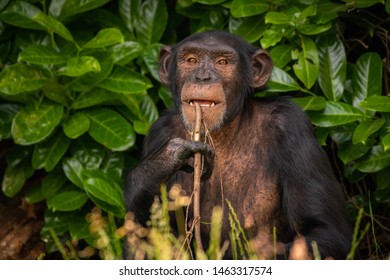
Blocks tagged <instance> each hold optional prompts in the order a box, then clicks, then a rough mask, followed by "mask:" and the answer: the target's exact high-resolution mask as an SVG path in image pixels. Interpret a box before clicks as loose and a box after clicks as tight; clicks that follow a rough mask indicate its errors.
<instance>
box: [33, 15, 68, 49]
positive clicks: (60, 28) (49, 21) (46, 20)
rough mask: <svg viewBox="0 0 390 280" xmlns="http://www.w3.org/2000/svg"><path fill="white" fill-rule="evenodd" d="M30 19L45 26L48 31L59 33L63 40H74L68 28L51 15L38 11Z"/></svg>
mask: <svg viewBox="0 0 390 280" xmlns="http://www.w3.org/2000/svg"><path fill="white" fill-rule="evenodd" d="M31 19H32V20H34V21H36V22H38V23H39V24H41V25H42V26H43V27H45V28H46V29H47V30H48V31H49V32H54V33H56V34H58V35H60V36H61V37H62V38H64V39H65V40H68V41H71V42H74V39H73V36H72V34H71V33H70V32H69V30H68V29H67V28H66V27H65V25H63V24H62V23H61V22H60V21H58V20H56V19H55V18H53V17H51V16H47V15H45V14H44V13H38V14H36V15H34V16H33V17H32V18H31Z"/></svg>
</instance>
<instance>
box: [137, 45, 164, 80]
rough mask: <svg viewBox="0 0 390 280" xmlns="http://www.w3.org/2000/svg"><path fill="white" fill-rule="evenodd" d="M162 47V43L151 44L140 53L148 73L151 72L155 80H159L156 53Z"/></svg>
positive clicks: (157, 53)
mask: <svg viewBox="0 0 390 280" xmlns="http://www.w3.org/2000/svg"><path fill="white" fill-rule="evenodd" d="M162 47H163V45H162V44H152V45H150V46H147V47H146V48H145V49H144V52H143V55H142V57H143V59H144V61H145V64H146V66H147V67H148V69H149V71H150V74H152V76H153V78H154V79H155V80H157V81H160V77H159V75H158V55H159V53H160V49H161V48H162Z"/></svg>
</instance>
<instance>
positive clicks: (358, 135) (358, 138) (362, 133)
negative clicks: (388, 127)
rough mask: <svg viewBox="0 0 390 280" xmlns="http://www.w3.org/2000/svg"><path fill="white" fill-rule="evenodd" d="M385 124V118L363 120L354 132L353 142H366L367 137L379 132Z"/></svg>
mask: <svg viewBox="0 0 390 280" xmlns="http://www.w3.org/2000/svg"><path fill="white" fill-rule="evenodd" d="M384 124H385V120H384V119H378V120H366V121H363V122H361V123H360V124H359V125H358V127H357V128H356V130H355V132H354V133H353V137H352V143H353V144H357V143H363V144H365V143H366V140H367V138H368V137H369V136H370V135H372V134H374V133H375V132H377V131H378V130H379V129H380V128H381V127H382V126H383V125H384Z"/></svg>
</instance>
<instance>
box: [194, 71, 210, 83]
mask: <svg viewBox="0 0 390 280" xmlns="http://www.w3.org/2000/svg"><path fill="white" fill-rule="evenodd" d="M211 79H212V72H211V70H210V69H199V70H198V71H197V73H196V74H195V80H196V81H197V82H207V81H210V80H211Z"/></svg>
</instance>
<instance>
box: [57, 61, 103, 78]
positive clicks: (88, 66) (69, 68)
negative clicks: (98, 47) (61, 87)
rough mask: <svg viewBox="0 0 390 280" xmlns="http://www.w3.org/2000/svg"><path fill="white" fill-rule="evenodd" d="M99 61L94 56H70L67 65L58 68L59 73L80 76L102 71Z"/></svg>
mask: <svg viewBox="0 0 390 280" xmlns="http://www.w3.org/2000/svg"><path fill="white" fill-rule="evenodd" d="M100 70H101V68H100V63H99V61H98V60H97V59H96V58H94V57H92V56H80V57H72V58H69V59H68V61H67V63H66V66H65V67H62V68H60V69H59V70H58V74H59V75H65V76H70V77H78V76H81V75H84V74H86V73H88V72H100Z"/></svg>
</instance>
